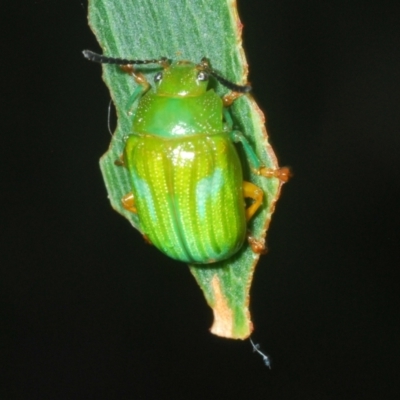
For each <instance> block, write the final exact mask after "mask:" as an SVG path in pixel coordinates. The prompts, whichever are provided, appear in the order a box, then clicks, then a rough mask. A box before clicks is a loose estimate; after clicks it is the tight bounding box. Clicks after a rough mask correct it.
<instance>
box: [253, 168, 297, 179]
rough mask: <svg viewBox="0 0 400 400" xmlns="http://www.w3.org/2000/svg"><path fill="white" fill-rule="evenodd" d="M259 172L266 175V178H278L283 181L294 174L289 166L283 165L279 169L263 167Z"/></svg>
mask: <svg viewBox="0 0 400 400" xmlns="http://www.w3.org/2000/svg"><path fill="white" fill-rule="evenodd" d="M258 174H259V175H261V176H264V177H265V178H278V179H280V180H281V181H282V182H287V181H288V180H289V178H290V177H291V176H292V172H291V171H290V168H288V167H282V168H278V169H273V168H267V167H261V168H260V169H259V170H258Z"/></svg>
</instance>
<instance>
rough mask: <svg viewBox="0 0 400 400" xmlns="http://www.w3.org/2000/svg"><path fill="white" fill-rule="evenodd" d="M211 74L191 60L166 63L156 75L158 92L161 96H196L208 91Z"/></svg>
mask: <svg viewBox="0 0 400 400" xmlns="http://www.w3.org/2000/svg"><path fill="white" fill-rule="evenodd" d="M208 77H209V74H208V73H207V72H206V71H204V70H203V69H202V68H199V67H198V66H197V65H195V64H193V63H192V62H190V61H177V62H173V63H172V64H171V65H166V66H165V67H164V69H163V70H162V71H160V72H158V73H157V74H156V75H155V76H154V82H155V84H156V92H157V94H158V95H160V96H168V97H195V96H201V95H202V94H203V93H205V92H206V91H207V85H208Z"/></svg>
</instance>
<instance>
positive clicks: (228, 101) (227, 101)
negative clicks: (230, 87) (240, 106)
mask: <svg viewBox="0 0 400 400" xmlns="http://www.w3.org/2000/svg"><path fill="white" fill-rule="evenodd" d="M243 94H244V93H239V92H229V93H228V94H226V95H225V96H224V97H222V103H223V105H224V107H229V106H231V105H232V103H233V102H234V101H235V100H236V99H238V98H239V97H240V96H243Z"/></svg>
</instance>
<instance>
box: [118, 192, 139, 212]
mask: <svg viewBox="0 0 400 400" xmlns="http://www.w3.org/2000/svg"><path fill="white" fill-rule="evenodd" d="M121 203H122V207H124V208H125V210H127V211H130V212H132V213H134V214H137V209H136V206H135V198H134V197H133V193H132V192H129V193H127V194H126V195H125V196H123V197H122V199H121Z"/></svg>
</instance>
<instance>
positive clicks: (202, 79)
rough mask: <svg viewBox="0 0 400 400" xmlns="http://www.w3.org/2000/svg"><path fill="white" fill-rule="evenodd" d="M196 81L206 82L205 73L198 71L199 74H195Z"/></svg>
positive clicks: (206, 75) (206, 76)
mask: <svg viewBox="0 0 400 400" xmlns="http://www.w3.org/2000/svg"><path fill="white" fill-rule="evenodd" d="M197 80H199V81H208V74H207V72H204V71H200V72H199V73H198V74H197Z"/></svg>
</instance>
